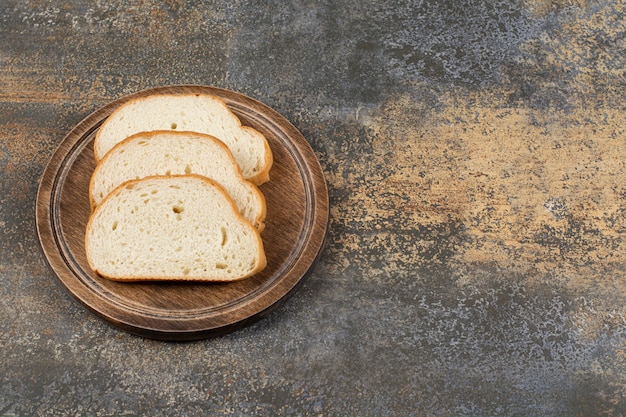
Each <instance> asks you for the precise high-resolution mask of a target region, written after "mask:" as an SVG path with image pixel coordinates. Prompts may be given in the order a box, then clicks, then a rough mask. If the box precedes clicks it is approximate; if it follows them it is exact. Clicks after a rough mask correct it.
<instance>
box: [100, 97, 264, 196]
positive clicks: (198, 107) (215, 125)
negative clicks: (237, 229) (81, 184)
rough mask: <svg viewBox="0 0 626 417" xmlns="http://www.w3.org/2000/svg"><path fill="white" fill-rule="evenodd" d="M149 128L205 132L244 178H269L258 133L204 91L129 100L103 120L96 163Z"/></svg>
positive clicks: (257, 182) (259, 180)
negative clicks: (225, 150)
mask: <svg viewBox="0 0 626 417" xmlns="http://www.w3.org/2000/svg"><path fill="white" fill-rule="evenodd" d="M151 130H178V131H193V132H199V133H206V134H209V135H211V136H214V137H216V138H217V139H219V140H221V141H222V142H224V143H225V144H226V146H228V148H229V149H230V151H231V152H232V154H233V157H234V158H235V160H236V161H237V163H238V164H239V166H240V167H241V172H242V174H243V176H244V178H245V179H247V180H248V181H251V182H252V183H254V184H256V185H260V184H262V183H264V182H266V181H268V180H269V171H270V168H271V166H272V162H273V157H272V151H271V149H270V147H269V145H268V143H267V140H266V139H265V136H263V135H262V134H261V133H260V132H258V131H257V130H255V129H253V128H251V127H249V126H242V125H241V122H240V120H239V118H238V117H237V116H236V115H235V114H234V113H233V112H231V111H230V109H229V108H228V107H227V106H226V104H225V103H224V102H223V101H222V100H221V99H219V98H217V97H214V96H212V95H208V94H198V93H196V94H154V95H149V96H145V97H140V98H136V99H133V100H130V101H128V102H126V103H124V104H122V105H121V106H120V107H118V108H117V109H116V110H115V111H113V113H112V114H111V115H110V116H109V117H108V118H107V119H106V120H105V121H104V123H103V124H102V126H101V127H100V129H99V130H98V132H97V133H96V138H95V142H94V154H95V158H96V162H98V161H100V159H102V158H104V155H105V154H106V153H107V152H108V151H109V150H110V149H111V148H113V146H115V144H117V143H118V142H121V141H122V140H124V139H126V138H127V137H129V136H131V135H133V134H135V133H139V132H145V131H151Z"/></svg>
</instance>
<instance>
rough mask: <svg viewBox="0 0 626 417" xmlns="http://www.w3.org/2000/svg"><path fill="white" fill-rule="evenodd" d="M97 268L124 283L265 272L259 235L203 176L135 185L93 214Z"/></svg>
mask: <svg viewBox="0 0 626 417" xmlns="http://www.w3.org/2000/svg"><path fill="white" fill-rule="evenodd" d="M85 248H86V254H87V260H88V262H89V266H90V267H91V268H92V269H93V270H94V271H96V272H97V273H98V274H100V275H101V276H103V277H106V278H109V279H112V280H117V281H142V280H192V281H234V280H239V279H243V278H246V277H250V276H252V275H254V274H256V273H257V272H259V271H261V270H262V269H263V268H265V265H266V259H265V252H264V250H263V243H262V241H261V237H260V235H259V232H258V231H257V230H256V229H255V228H254V227H252V225H251V224H250V223H249V222H248V221H247V220H245V219H244V218H243V217H242V216H241V215H240V214H239V213H238V211H237V208H236V207H235V204H234V202H233V200H232V199H230V198H229V197H228V195H227V194H226V192H225V191H224V189H223V188H222V187H221V186H220V185H219V184H217V183H216V182H215V181H213V180H210V179H208V178H206V177H203V176H200V175H194V174H191V175H173V176H154V177H146V178H143V179H140V180H131V181H128V182H126V183H124V184H122V185H121V186H119V187H118V188H116V189H115V190H114V191H113V192H112V193H111V194H109V195H108V196H107V197H106V198H105V199H104V201H102V203H101V204H100V205H99V206H98V207H96V209H95V210H94V211H93V212H92V214H91V216H90V218H89V222H88V223H87V230H86V233H85Z"/></svg>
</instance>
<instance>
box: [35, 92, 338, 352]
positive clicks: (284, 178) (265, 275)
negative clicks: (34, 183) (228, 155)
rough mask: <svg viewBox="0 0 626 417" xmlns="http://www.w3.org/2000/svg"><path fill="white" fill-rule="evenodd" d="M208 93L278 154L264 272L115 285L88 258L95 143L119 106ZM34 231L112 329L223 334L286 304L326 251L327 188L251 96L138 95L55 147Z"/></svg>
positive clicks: (278, 119) (277, 119) (313, 161)
mask: <svg viewBox="0 0 626 417" xmlns="http://www.w3.org/2000/svg"><path fill="white" fill-rule="evenodd" d="M190 92H202V93H208V94H213V95H216V96H218V97H220V98H221V99H223V100H224V101H225V102H226V104H227V105H228V106H229V108H231V110H232V111H233V112H234V113H235V114H236V115H237V116H238V117H239V118H240V120H241V122H242V124H244V125H248V126H252V127H254V128H255V129H257V130H259V131H260V132H261V133H263V134H264V135H265V136H266V137H267V139H268V142H269V145H270V147H271V149H272V152H273V155H274V165H273V167H272V170H271V172H270V181H269V182H267V183H265V184H263V185H262V186H261V187H260V189H261V191H262V192H263V193H264V195H265V198H266V201H267V218H266V228H265V230H264V231H263V233H262V238H263V243H264V247H265V251H266V256H267V267H266V268H265V270H263V271H262V272H261V273H259V274H257V275H255V276H253V277H251V278H249V279H246V280H243V281H237V282H232V283H190V282H144V283H121V282H114V281H110V280H106V279H103V278H101V277H99V276H97V275H96V274H94V273H93V272H92V271H91V270H90V268H89V266H88V264H87V260H86V257H85V250H84V233H85V226H86V224H87V220H88V218H89V213H90V208H89V199H88V185H89V179H90V177H91V173H92V172H93V170H94V168H95V162H94V155H93V139H94V136H95V132H96V131H97V129H98V128H99V126H100V124H101V123H102V122H103V121H104V120H105V119H106V117H108V115H110V114H111V112H112V111H113V110H115V109H116V108H117V107H118V106H120V105H121V104H123V103H124V102H126V101H128V100H130V99H133V98H136V97H139V96H143V95H148V94H153V93H181V94H182V93H190ZM36 215H37V228H38V233H39V239H40V242H41V245H42V248H43V251H44V253H45V255H46V258H47V260H48V262H49V264H50V266H51V268H52V269H53V271H54V272H55V274H56V275H57V277H58V278H59V280H60V282H61V283H62V284H63V285H64V286H65V288H67V290H68V291H69V292H70V294H71V295H72V296H74V297H75V298H76V299H77V300H78V301H79V302H81V303H82V304H83V305H85V306H86V307H87V308H89V309H90V310H91V311H93V312H94V313H96V314H97V315H98V316H100V317H102V318H104V319H105V320H107V321H108V322H110V323H112V324H114V325H115V326H117V327H120V328H122V329H125V330H127V331H129V332H132V333H135V334H139V335H142V336H146V337H151V338H157V339H166V340H191V339H200V338H206V337H210V336H216V335H220V334H224V333H226V332H229V331H233V330H235V329H238V328H240V327H242V326H244V325H246V324H248V323H251V322H253V321H255V320H258V319H260V318H262V317H264V316H266V315H267V314H269V313H270V312H272V311H274V310H275V309H276V308H278V307H279V306H280V305H281V304H282V303H284V302H285V301H286V299H288V297H289V296H290V295H291V294H292V293H293V291H294V290H295V289H296V288H297V287H298V285H299V284H300V283H301V280H302V279H303V278H304V277H305V276H306V274H307V272H308V271H309V270H310V269H311V267H312V266H313V265H314V263H315V261H316V259H317V257H318V256H319V254H320V251H321V249H322V247H323V245H324V241H325V237H326V233H327V227H328V218H329V206H328V190H327V188H326V182H325V179H324V176H323V172H322V170H321V168H320V165H319V162H318V160H317V158H316V157H315V154H314V153H313V151H312V149H311V147H310V146H309V144H308V143H307V141H306V140H305V138H304V137H303V136H302V135H301V134H300V133H299V132H298V130H297V129H296V128H295V127H294V126H293V125H291V124H290V123H289V122H288V121H287V120H286V119H284V118H283V117H282V116H281V115H280V114H278V113H277V112H275V111H274V110H272V109H271V108H269V107H267V106H265V105H264V104H262V103H260V102H258V101H256V100H253V99H251V98H249V97H246V96H243V95H240V94H237V93H234V92H231V91H228V90H223V89H218V88H212V87H206V86H193V85H181V86H167V87H160V88H154V89H150V90H144V91H141V92H138V93H135V94H132V95H129V96H126V97H123V98H121V99H118V100H116V101H114V102H112V103H110V104H107V105H105V106H104V107H102V108H100V109H99V110H97V111H95V112H94V113H92V114H91V115H89V116H88V117H87V118H86V119H84V120H83V121H82V122H80V123H79V124H78V125H77V126H76V127H75V128H74V129H73V130H72V131H71V132H70V133H69V134H68V135H67V136H66V137H65V138H64V140H63V141H62V142H61V144H60V145H59V147H58V149H57V150H56V152H55V153H54V155H53V156H52V158H51V160H50V162H49V164H48V166H47V167H46V170H45V171H44V174H43V176H42V179H41V183H40V185H39V192H38V196H37V211H36Z"/></svg>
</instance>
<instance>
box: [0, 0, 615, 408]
mask: <svg viewBox="0 0 626 417" xmlns="http://www.w3.org/2000/svg"><path fill="white" fill-rule="evenodd" d="M625 9H626V5H625V3H624V2H623V1H622V0H619V1H618V0H614V1H592V0H501V1H492V0H479V1H469V0H460V1H435V0H415V1H411V0H404V1H399V0H396V1H382V2H381V1H371V0H365V1H362V0H359V1H354V0H348V1H331V0H327V1H306V0H302V1H285V2H272V1H245V0H235V1H220V0H215V1H208V2H201V1H192V0H189V1H183V0H163V1H159V0H143V1H124V0H114V1H103V0H97V1H81V0H75V1H62V0H58V1H38V0H27V1H15V0H2V1H0V39H2V42H0V135H1V137H0V169H2V171H3V177H2V182H1V183H0V196H1V197H0V198H1V199H0V231H1V233H0V415H6V416H66V415H76V416H83V415H84V416H96V415H97V416H121V415H130V416H139V415H146V416H148V415H149V416H166V415H184V416H208V415H224V416H270V415H280V416H597V415H606V416H620V415H626V400H625V399H624V398H625V397H626V323H625V322H626V317H625V310H624V300H625V295H626V285H625V284H626V268H625V266H624V265H626V263H625V261H626V209H625V207H626V162H624V155H625V154H626V142H625V140H626V97H625V92H626V90H625V88H626V75H625V69H624V68H625V64H626V23H625V22H626V21H625V17H626V16H625ZM181 83H191V84H203V85H212V86H217V87H223V88H228V89H232V90H235V91H238V92H240V93H243V94H246V95H249V96H251V97H253V98H255V99H258V100H260V101H262V102H264V103H265V104H267V105H269V106H270V107H273V108H274V109H276V110H277V111H278V112H280V113H281V114H283V115H284V116H285V117H286V118H287V119H288V120H290V121H291V122H292V123H293V124H294V125H295V126H296V127H297V128H298V129H299V130H300V131H301V132H302V133H303V135H304V136H305V137H306V138H307V140H308V141H309V142H310V144H311V146H312V147H313V149H314V150H315V152H316V154H317V156H318V157H319V160H320V162H321V165H322V168H323V170H324V174H325V176H326V180H327V182H328V186H329V191H330V199H331V223H330V234H329V241H328V244H327V246H326V249H325V250H324V253H323V255H322V257H321V259H320V261H319V263H318V264H317V266H316V268H315V270H314V273H313V274H312V275H311V276H310V277H309V279H308V280H307V281H306V282H305V283H304V285H303V286H302V287H301V289H300V290H299V291H298V292H297V293H296V294H295V295H294V296H293V298H291V299H290V300H289V301H288V302H287V303H286V305H285V306H284V307H283V308H281V309H280V310H278V311H276V312H275V313H273V314H272V315H270V316H269V317H268V318H266V319H264V320H262V321H260V322H258V323H256V324H253V325H252V326H249V327H247V328H245V329H243V330H240V331H237V332H235V333H232V334H229V335H226V336H223V337H220V338H216V339H210V340H205V341H200V342H193V343H165V342H159V341H154V340H149V339H142V338H139V337H136V336H132V335H129V334H126V333H124V332H122V331H120V330H117V329H115V328H113V327H111V326H110V325H108V324H107V323H105V322H103V321H102V320H100V319H98V318H96V317H95V316H93V315H92V314H91V313H89V312H88V311H86V310H85V309H84V308H82V307H81V306H79V305H78V304H77V303H75V302H74V301H73V299H71V298H70V297H69V295H68V294H67V293H66V291H65V290H64V289H63V288H62V287H61V286H60V285H59V284H58V282H57V280H56V278H55V277H54V275H53V274H52V273H51V271H50V270H49V269H48V267H47V265H46V263H45V260H44V258H43V255H42V253H41V250H40V247H39V242H38V239H37V234H36V229H35V220H34V205H35V199H36V192H37V185H38V180H39V177H40V176H41V174H42V172H43V169H44V167H45V165H46V163H47V161H48V159H49V158H50V156H51V155H52V153H53V151H54V149H55V148H56V146H57V145H58V144H59V143H60V142H61V140H62V139H63V137H64V136H65V134H66V133H67V132H68V131H69V130H70V129H71V128H72V127H73V126H74V125H76V124H77V123H78V122H79V121H80V120H82V118H84V117H85V116H87V115H88V114H89V113H91V112H92V111H94V110H95V109H97V108H98V107H100V106H102V105H104V104H105V103H107V102H109V101H111V100H114V99H116V98H118V97H121V96H123V95H125V94H128V93H131V92H135V91H138V90H141V89H144V88H149V87H155V86H161V85H167V84H181Z"/></svg>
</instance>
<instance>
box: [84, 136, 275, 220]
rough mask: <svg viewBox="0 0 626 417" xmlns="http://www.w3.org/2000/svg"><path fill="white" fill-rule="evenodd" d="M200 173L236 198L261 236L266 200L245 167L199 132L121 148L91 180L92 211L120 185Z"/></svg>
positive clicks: (138, 139) (132, 140) (133, 139)
mask: <svg viewBox="0 0 626 417" xmlns="http://www.w3.org/2000/svg"><path fill="white" fill-rule="evenodd" d="M191 173H193V174H199V175H202V176H205V177H208V178H211V179H213V180H215V181H217V182H218V183H219V184H220V185H221V186H222V187H224V189H225V190H226V191H227V192H228V194H229V195H230V196H231V197H232V198H233V200H234V201H235V204H236V205H237V208H238V210H239V213H240V214H241V215H242V216H243V217H245V218H246V219H247V220H248V221H250V223H252V225H253V226H255V227H256V228H257V229H258V230H259V232H260V231H262V230H263V227H264V223H263V221H264V220H265V213H266V205H265V198H264V197H263V194H262V193H261V192H260V191H259V189H258V188H257V187H256V186H255V185H254V184H252V183H251V182H249V181H246V180H245V179H244V178H243V176H242V175H241V171H240V169H239V165H237V163H236V162H235V160H234V159H233V157H232V154H231V153H230V151H229V150H228V148H227V147H226V145H224V143H222V142H221V141H219V140H217V139H215V138H214V137H212V136H209V135H205V134H202V133H195V132H172V131H153V132H142V133H138V134H136V135H133V136H130V137H129V138H126V139H124V140H123V141H122V142H120V143H118V144H116V145H115V146H114V147H113V148H112V149H111V150H110V151H109V152H107V154H106V155H105V156H104V158H102V159H101V160H100V162H99V163H98V165H97V166H96V169H95V170H94V172H93V174H92V176H91V182H90V184H89V196H90V201H91V206H92V208H95V207H96V206H97V205H99V204H100V202H101V201H102V200H103V199H104V198H105V197H106V196H107V195H108V194H109V193H110V192H111V191H113V190H114V189H115V188H116V187H118V186H119V185H120V184H122V183H124V182H126V181H129V180H133V179H140V178H144V177H149V176H155V175H183V174H191Z"/></svg>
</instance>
